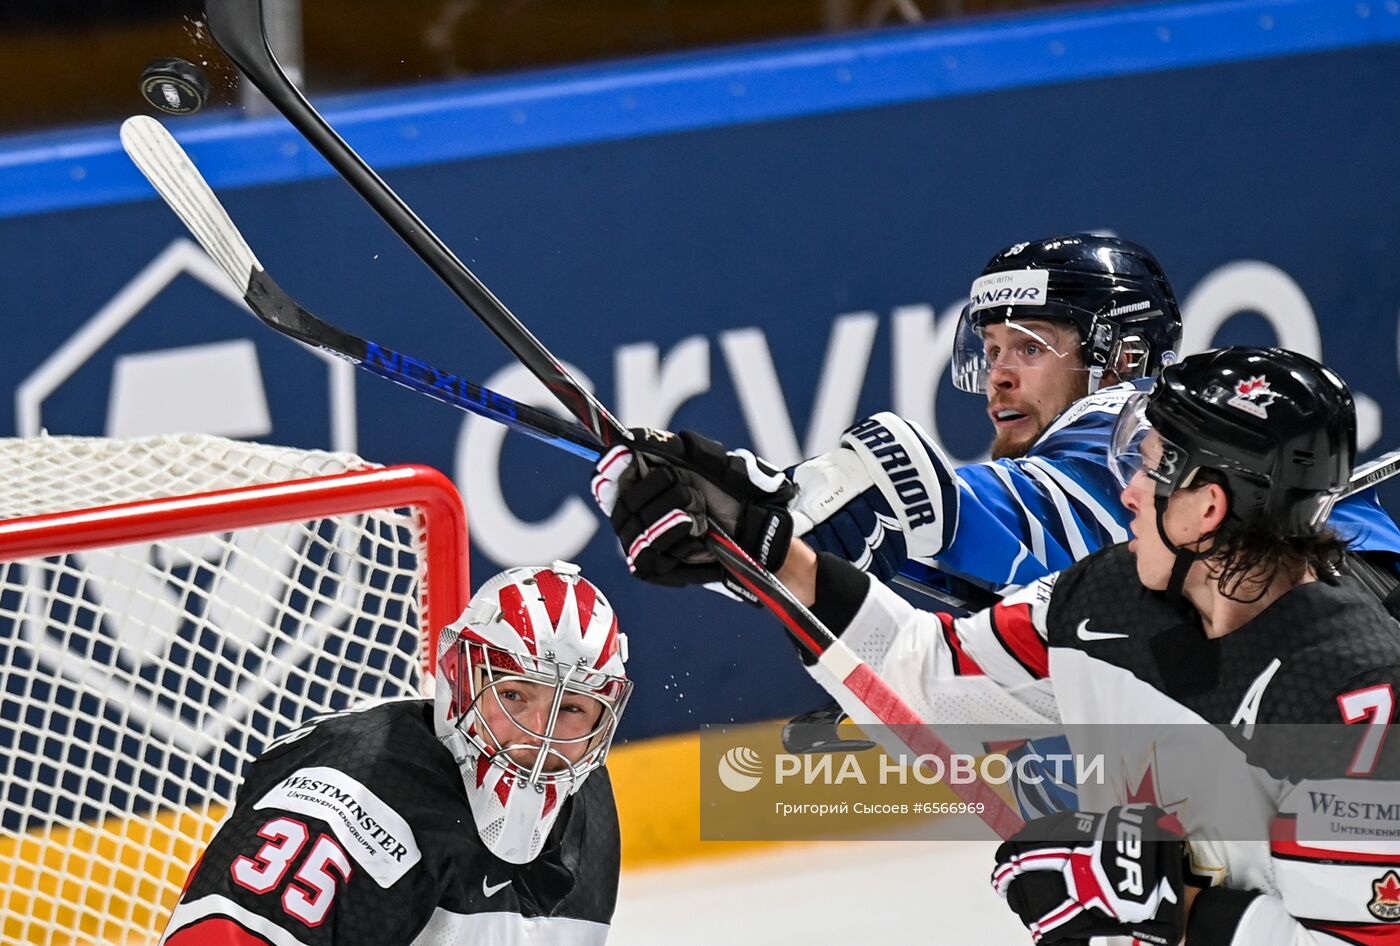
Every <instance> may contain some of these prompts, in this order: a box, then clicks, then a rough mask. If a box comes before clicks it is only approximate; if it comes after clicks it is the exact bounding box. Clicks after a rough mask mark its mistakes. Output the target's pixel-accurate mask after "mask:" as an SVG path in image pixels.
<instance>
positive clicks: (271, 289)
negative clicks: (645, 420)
mask: <svg viewBox="0 0 1400 946" xmlns="http://www.w3.org/2000/svg"><path fill="white" fill-rule="evenodd" d="M121 139H122V146H123V147H124V148H125V149H126V153H127V155H128V156H130V158H131V160H132V161H133V162H134V163H135V164H136V166H137V168H138V169H140V171H141V173H142V174H144V175H145V176H146V179H147V180H148V181H150V182H151V185H152V186H153V187H154V188H155V189H156V192H157V193H159V194H160V196H161V197H162V198H164V200H165V202H166V203H167V204H169V205H170V208H171V209H172V210H174V211H175V213H176V215H177V216H178V217H179V218H180V219H181V220H183V221H184V223H185V226H186V227H187V228H189V231H190V233H191V234H192V235H193V236H194V238H195V239H196V240H198V241H199V244H200V245H201V246H203V247H204V250H205V252H206V253H208V254H209V256H210V257H211V258H212V259H213V260H214V261H215V262H216V263H218V264H219V267H220V268H221V269H223V271H224V272H225V273H227V274H228V277H229V279H231V280H232V281H233V284H234V285H235V286H237V287H238V290H239V291H240V292H241V293H242V294H243V301H244V302H246V303H247V304H248V307H249V308H250V309H251V310H252V311H253V314H254V315H256V316H257V317H258V319H259V320H260V321H261V322H263V324H265V325H267V326H268V327H270V328H272V329H274V330H276V331H278V332H280V333H281V334H283V335H286V336H288V337H289V338H293V339H295V340H297V341H299V342H302V343H303V344H306V345H310V346H311V347H313V348H317V349H319V350H321V351H324V352H326V353H328V354H331V355H334V356H335V357H337V358H340V359H342V360H344V361H348V362H350V363H351V364H353V365H355V366H356V367H358V368H362V369H364V370H365V371H368V372H369V373H371V374H374V375H378V376H379V377H381V378H386V379H388V380H390V381H393V382H395V383H397V384H401V385H403V386H404V387H406V388H410V389H411V390H414V391H417V392H418V393H420V394H426V395H427V396H429V397H431V398H435V399H437V400H439V401H442V402H443V403H445V404H450V405H452V406H453V407H456V408H458V409H459V410H465V411H469V412H471V413H473V414H478V415H480V416H482V417H486V418H488V419H490V420H494V421H496V422H498V423H501V424H504V425H505V426H506V427H508V428H510V429H511V430H516V431H519V432H521V433H523V434H526V435H528V436H530V437H534V438H535V439H536V440H540V441H542V442H544V443H547V444H549V445H550V446H552V447H557V448H559V449H561V450H565V451H567V452H569V453H572V454H574V455H575V456H579V457H582V458H583V459H585V460H589V461H593V460H596V459H598V455H599V449H598V438H597V437H595V436H593V435H592V434H591V433H589V432H588V430H586V429H585V428H583V427H582V426H580V425H579V424H576V423H573V422H572V421H567V420H563V419H561V418H559V417H556V416H555V415H553V414H551V413H549V412H548V411H544V410H540V409H539V408H536V407H531V406H530V405H528V404H521V403H519V402H518V401H514V400H512V399H511V398H508V397H506V396H505V395H504V394H498V393H497V392H495V391H492V390H490V389H489V388H483V387H481V386H480V385H478V384H474V383H472V382H471V381H467V380H466V379H464V378H462V377H460V376H459V375H456V374H453V373H452V372H448V371H443V370H441V369H439V368H435V367H433V366H432V365H430V364H428V363H427V362H425V361H423V360H421V359H418V358H415V357H413V356H412V355H406V354H403V353H401V352H398V351H395V350H393V349H391V348H388V347H387V346H384V345H380V344H379V343H378V342H374V341H370V340H367V339H364V338H360V337H359V336H357V335H352V334H351V333H349V332H347V331H345V330H344V329H341V328H338V327H336V326H334V325H331V324H330V323H329V322H326V321H324V320H322V319H320V318H317V317H316V316H315V315H313V314H312V313H310V312H308V311H307V310H306V309H304V308H303V307H302V306H301V305H300V304H298V303H297V301H296V300H295V299H293V298H292V297H291V296H290V295H288V294H287V292H286V290H284V289H283V288H282V287H281V286H279V285H278V284H277V283H276V281H274V280H273V278H272V277H271V276H269V275H268V274H267V271H266V270H265V269H263V267H262V264H261V263H259V262H258V258H257V257H256V256H255V255H253V250H252V248H251V247H249V246H248V242H247V240H245V239H244V238H243V234H242V233H240V232H239V230H238V228H237V226H235V225H234V223H233V220H232V219H231V218H230V217H229V215H228V211H227V210H225V209H224V207H223V204H221V203H220V202H219V199H218V198H217V197H216V196H215V195H214V192H213V191H212V190H211V189H210V187H209V184H208V182H206V181H205V180H204V178H203V176H202V175H200V173H199V171H198V170H197V169H196V168H195V166H194V164H193V162H191V161H190V159H189V156H188V155H187V154H185V151H184V149H183V148H181V147H180V145H179V143H178V142H177V141H176V140H175V139H174V138H172V137H171V135H170V132H168V131H166V130H165V127H164V126H163V125H161V124H160V122H158V121H156V120H155V119H154V118H150V117H149V116H146V115H136V116H133V117H131V118H128V119H127V120H126V121H124V122H123V123H122V127H121Z"/></svg>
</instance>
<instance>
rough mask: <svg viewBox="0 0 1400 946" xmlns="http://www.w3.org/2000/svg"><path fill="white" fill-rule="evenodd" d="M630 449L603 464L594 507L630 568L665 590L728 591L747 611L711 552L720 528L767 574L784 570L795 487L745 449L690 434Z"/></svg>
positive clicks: (651, 439) (617, 450)
mask: <svg viewBox="0 0 1400 946" xmlns="http://www.w3.org/2000/svg"><path fill="white" fill-rule="evenodd" d="M631 433H632V436H633V445H635V446H636V447H637V448H638V449H639V450H640V451H641V453H642V459H641V462H640V463H638V462H637V457H636V455H635V454H634V452H633V449H632V445H627V446H617V447H614V448H613V449H612V450H610V451H608V452H607V453H606V454H604V455H603V457H602V458H601V459H600V460H599V461H598V465H597V467H595V469H594V476H593V498H594V500H596V501H597V503H598V506H599V508H601V509H602V510H603V512H604V514H606V515H607V517H608V521H609V522H611V523H612V527H613V531H614V532H616V533H617V537H618V540H619V541H620V542H621V543H622V551H623V554H624V555H625V556H626V557H627V567H628V568H630V569H631V570H632V572H633V574H635V575H636V576H637V577H638V578H641V579H643V580H644V581H650V582H654V583H656V584H659V585H705V584H711V583H713V582H721V583H722V584H723V587H724V588H725V589H727V590H728V591H730V592H731V593H733V594H734V595H736V596H738V597H739V598H741V599H742V600H744V601H747V602H749V603H750V604H758V602H757V601H756V600H755V599H754V597H753V595H752V594H751V593H750V592H749V591H748V589H746V588H744V587H743V586H742V585H740V584H739V583H738V582H737V581H735V580H734V579H733V578H731V577H730V576H729V574H728V573H727V572H725V570H724V569H723V567H721V565H720V564H719V562H718V561H717V560H716V559H715V557H714V555H713V554H712V553H711V552H710V551H709V550H708V549H707V548H705V542H704V537H705V533H706V532H707V531H708V530H709V527H710V524H711V523H714V524H715V525H716V526H718V527H719V528H720V529H722V530H724V531H725V532H726V533H728V535H729V536H730V537H731V538H732V539H734V541H735V542H736V543H738V545H739V547H740V548H742V549H743V550H744V551H745V552H747V553H748V554H749V555H750V556H752V557H753V558H754V560H755V561H757V562H758V563H759V564H760V565H762V566H763V567H764V568H766V569H768V570H769V571H776V570H777V569H779V568H781V567H782V564H783V560H784V559H785V558H786V557H787V550H788V543H789V541H791V539H792V517H791V516H790V515H789V514H788V511H787V502H788V500H789V499H790V498H792V495H793V492H794V488H793V486H792V484H791V483H789V482H788V481H787V479H786V478H785V477H784V476H783V474H782V473H781V472H780V471H779V470H777V469H775V468H773V467H771V466H769V465H768V464H767V463H766V462H764V461H763V460H760V459H759V458H757V457H755V456H754V455H753V454H752V453H750V452H749V451H747V450H729V451H727V450H725V448H724V446H723V445H722V444H719V443H717V442H716V441H714V440H710V439H709V438H708V437H702V436H701V435H699V434H696V433H692V432H690V431H684V432H682V433H679V434H673V433H670V432H669V431H664V430H648V429H645V428H637V429H634V430H632V432H631Z"/></svg>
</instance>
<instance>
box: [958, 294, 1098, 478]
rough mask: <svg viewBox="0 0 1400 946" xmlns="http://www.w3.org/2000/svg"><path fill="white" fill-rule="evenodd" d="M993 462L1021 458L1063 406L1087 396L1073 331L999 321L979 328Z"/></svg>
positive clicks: (1049, 324)
mask: <svg viewBox="0 0 1400 946" xmlns="http://www.w3.org/2000/svg"><path fill="white" fill-rule="evenodd" d="M982 342H983V349H984V351H985V352H986V356H987V364H988V373H987V416H988V417H990V418H991V421H992V426H993V427H994V428H995V429H996V438H995V439H994V440H993V441H992V449H991V454H992V458H993V459H997V460H1000V459H1004V458H1014V457H1020V456H1024V455H1025V453H1026V451H1027V450H1029V449H1030V447H1031V444H1033V443H1035V441H1036V438H1038V437H1039V436H1040V434H1041V432H1042V431H1044V430H1045V428H1046V427H1048V426H1050V423H1051V422H1052V421H1053V420H1054V419H1055V418H1056V417H1058V416H1059V415H1060V413H1061V412H1062V411H1064V409H1065V408H1067V407H1069V406H1070V405H1071V404H1073V403H1074V402H1075V401H1077V400H1079V399H1080V398H1082V397H1084V396H1085V395H1086V394H1088V393H1089V377H1088V373H1087V372H1086V371H1085V370H1084V363H1083V360H1082V358H1081V357H1080V354H1079V333H1078V332H1077V331H1076V330H1075V329H1074V328H1073V327H1072V326H1069V325H1064V324H1061V323H1058V322H1044V321H1024V322H1002V323H994V324H991V325H988V326H986V327H985V328H984V329H983V330H982Z"/></svg>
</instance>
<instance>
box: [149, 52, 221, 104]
mask: <svg viewBox="0 0 1400 946" xmlns="http://www.w3.org/2000/svg"><path fill="white" fill-rule="evenodd" d="M141 96H142V98H144V99H145V100H146V101H147V102H150V103H151V105H152V106H153V107H155V108H158V109H160V110H161V111H162V112H166V113H167V114H170V115H190V114H192V113H194V112H197V111H199V110H200V109H201V108H203V107H204V103H205V102H207V101H208V100H209V79H208V78H207V77H206V76H205V75H204V71H203V70H201V69H200V68H199V67H198V66H196V65H195V64H194V63H192V62H186V61H185V60H183V59H176V58H175V57H173V56H167V57H163V58H161V59H157V60H155V61H153V62H152V63H151V64H150V65H149V66H147V67H146V70H145V71H144V72H142V73H141Z"/></svg>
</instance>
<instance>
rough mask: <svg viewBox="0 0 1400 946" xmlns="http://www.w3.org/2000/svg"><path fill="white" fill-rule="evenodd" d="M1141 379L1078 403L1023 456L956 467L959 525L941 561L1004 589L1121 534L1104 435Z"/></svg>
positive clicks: (1123, 514)
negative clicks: (959, 491) (959, 506)
mask: <svg viewBox="0 0 1400 946" xmlns="http://www.w3.org/2000/svg"><path fill="white" fill-rule="evenodd" d="M1143 384H1144V383H1143V382H1138V383H1132V384H1119V385H1114V386H1113V387H1111V388H1105V389H1104V390H1102V391H1099V392H1097V393H1095V394H1092V395H1090V396H1089V397H1086V398H1083V399H1082V400H1079V401H1077V402H1075V403H1074V404H1073V405H1071V406H1070V407H1069V409H1068V410H1066V411H1065V412H1064V413H1063V414H1062V415H1060V417H1059V418H1057V419H1056V420H1055V422H1054V423H1052V424H1051V425H1050V426H1049V427H1048V428H1047V429H1046V431H1045V433H1044V434H1042V435H1041V437H1040V439H1039V440H1037V441H1036V443H1035V444H1034V446H1032V448H1031V449H1030V451H1028V452H1027V454H1026V455H1025V456H1024V457H1021V458H1019V459H1015V460H995V461H990V462H987V463H974V464H969V465H967V466H963V467H959V468H958V483H959V488H960V490H961V512H960V514H959V518H958V528H957V531H956V532H955V533H954V535H953V541H952V542H951V543H950V544H949V545H948V546H947V547H946V548H944V549H943V550H942V552H941V553H940V554H939V556H938V562H937V564H938V566H939V567H940V568H942V569H945V570H947V571H949V572H952V573H954V574H956V575H959V576H961V577H964V578H967V579H969V580H972V581H975V582H979V583H982V584H985V585H989V586H990V587H993V588H996V589H1002V588H1007V587H1011V586H1016V585H1024V584H1026V583H1027V582H1030V581H1034V580H1035V579H1037V578H1039V577H1041V576H1042V575H1047V574H1049V573H1051V572H1055V571H1059V570H1060V569H1063V568H1065V567H1067V566H1069V565H1070V564H1072V563H1073V562H1075V561H1078V560H1079V559H1081V558H1083V557H1084V556H1086V555H1088V554H1089V553H1090V552H1093V551H1094V550H1096V549H1099V548H1101V547H1103V546H1105V545H1111V544H1113V543H1115V542H1123V541H1126V540H1127V539H1128V537H1129V536H1128V532H1127V528H1126V523H1127V521H1128V518H1129V517H1128V514H1127V511H1126V510H1125V509H1124V508H1123V505H1122V503H1121V502H1119V499H1118V496H1119V493H1120V492H1121V487H1120V486H1119V485H1118V482H1117V481H1116V480H1115V479H1114V478H1113V474H1112V473H1111V472H1110V471H1109V467H1108V447H1109V437H1110V435H1111V434H1112V432H1113V424H1114V421H1115V420H1117V418H1118V412H1119V410H1120V409H1121V408H1122V406H1123V403H1124V401H1126V400H1127V399H1128V397H1129V396H1130V395H1132V394H1134V393H1136V392H1137V391H1138V390H1141V389H1142V386H1143Z"/></svg>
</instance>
